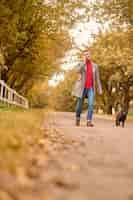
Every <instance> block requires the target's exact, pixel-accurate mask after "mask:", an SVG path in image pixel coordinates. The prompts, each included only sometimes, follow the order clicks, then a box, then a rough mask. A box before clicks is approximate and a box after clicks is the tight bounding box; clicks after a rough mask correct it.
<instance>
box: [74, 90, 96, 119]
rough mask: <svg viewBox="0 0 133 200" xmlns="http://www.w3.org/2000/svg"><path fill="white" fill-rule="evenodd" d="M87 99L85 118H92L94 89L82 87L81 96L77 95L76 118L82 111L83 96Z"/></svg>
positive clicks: (78, 117)
mask: <svg viewBox="0 0 133 200" xmlns="http://www.w3.org/2000/svg"><path fill="white" fill-rule="evenodd" d="M85 97H87V99H88V113H87V120H90V121H91V120H92V115H93V105H94V89H93V88H84V91H83V95H82V97H79V98H78V100H77V105H76V119H80V115H81V112H82V105H83V102H84V98H85Z"/></svg>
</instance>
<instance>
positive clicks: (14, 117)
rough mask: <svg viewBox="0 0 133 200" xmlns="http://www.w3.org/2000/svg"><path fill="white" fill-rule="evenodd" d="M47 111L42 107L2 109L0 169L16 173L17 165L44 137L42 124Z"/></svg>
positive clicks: (0, 110) (0, 116)
mask: <svg viewBox="0 0 133 200" xmlns="http://www.w3.org/2000/svg"><path fill="white" fill-rule="evenodd" d="M44 115H45V111H44V110H43V109H42V110H41V109H40V110H39V109H29V110H24V109H18V108H10V109H9V108H7V107H5V108H2V109H0V169H1V170H3V169H4V170H5V169H8V170H9V171H10V172H11V173H15V171H16V168H17V166H19V165H21V164H22V162H23V161H24V160H25V159H26V157H27V156H28V155H30V153H31V151H32V149H33V147H34V146H35V145H36V144H37V142H38V141H39V140H40V138H41V137H43V130H41V126H42V124H43V121H44Z"/></svg>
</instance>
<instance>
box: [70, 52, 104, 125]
mask: <svg viewBox="0 0 133 200" xmlns="http://www.w3.org/2000/svg"><path fill="white" fill-rule="evenodd" d="M77 72H78V73H79V74H80V78H79V79H78V80H77V82H76V84H75V87H74V89H73V91H72V95H73V96H76V97H77V105H76V125H77V126H79V125H80V115H81V112H82V104H83V101H84V98H87V99H88V113H87V126H88V127H93V126H94V125H93V123H92V117H93V105H94V96H95V90H96V88H97V89H98V92H99V94H102V87H101V82H100V78H99V70H98V66H97V64H95V63H93V62H92V60H91V54H90V51H84V62H82V63H79V64H78V66H77Z"/></svg>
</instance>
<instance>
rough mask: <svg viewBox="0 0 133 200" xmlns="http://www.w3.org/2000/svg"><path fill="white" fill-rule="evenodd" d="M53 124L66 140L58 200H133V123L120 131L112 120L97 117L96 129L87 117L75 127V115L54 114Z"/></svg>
mask: <svg viewBox="0 0 133 200" xmlns="http://www.w3.org/2000/svg"><path fill="white" fill-rule="evenodd" d="M51 124H52V126H53V127H54V128H56V129H58V130H59V132H60V133H61V134H62V136H63V138H64V143H63V149H61V151H60V152H59V151H58V152H56V155H55V159H56V161H57V160H58V164H59V165H58V166H57V167H56V172H55V173H56V181H55V182H56V186H57V187H56V189H55V188H54V189H51V194H52V192H53V191H54V197H55V199H57V200H133V122H127V123H126V127H125V128H121V127H119V128H116V127H115V126H114V122H113V121H112V120H110V119H101V118H97V117H94V124H95V127H93V128H92V127H86V121H85V115H83V116H82V121H81V126H80V127H75V121H74V114H73V113H54V116H52V121H51ZM53 166H54V165H53ZM50 173H51V172H50Z"/></svg>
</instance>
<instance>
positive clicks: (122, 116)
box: [115, 110, 127, 128]
mask: <svg viewBox="0 0 133 200" xmlns="http://www.w3.org/2000/svg"><path fill="white" fill-rule="evenodd" d="M126 118H127V112H126V111H123V110H122V111H120V112H118V113H117V115H116V121H115V124H116V126H120V125H121V123H122V127H123V128H124V125H125V121H126Z"/></svg>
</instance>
